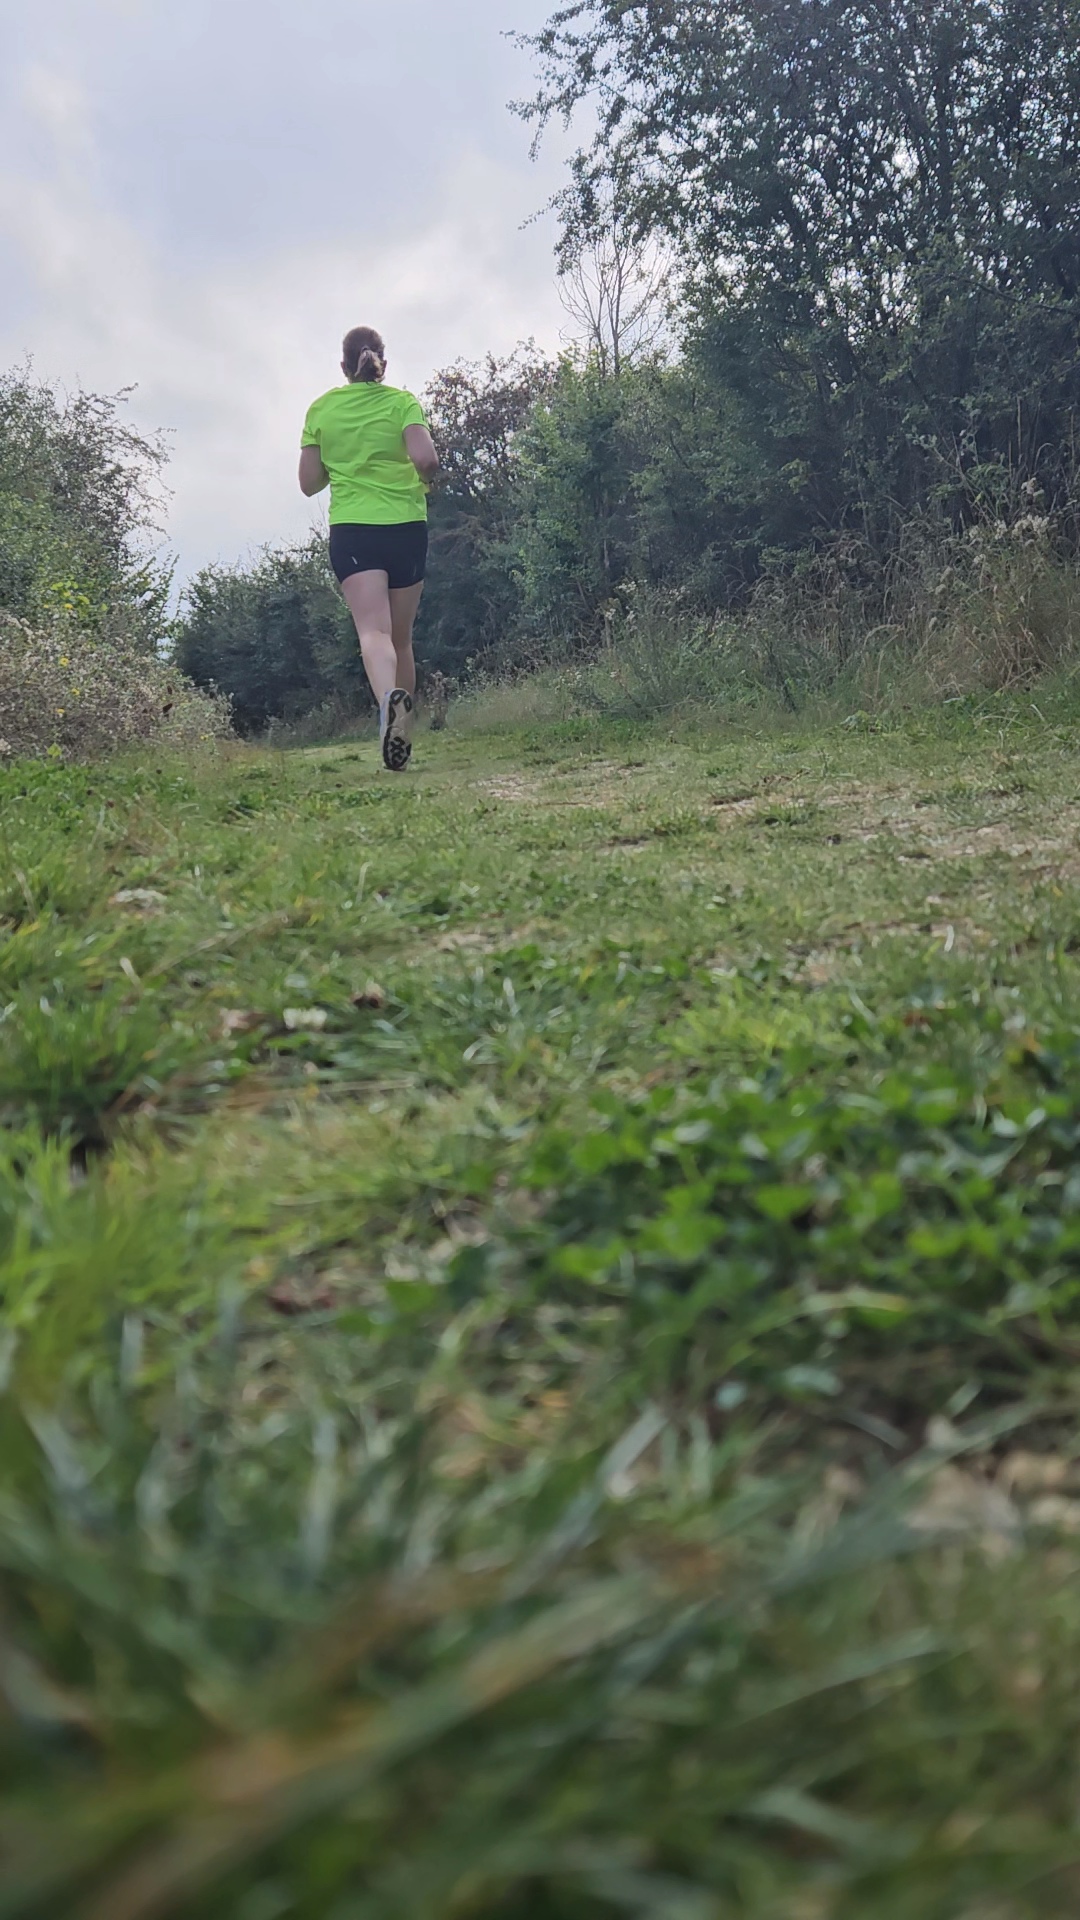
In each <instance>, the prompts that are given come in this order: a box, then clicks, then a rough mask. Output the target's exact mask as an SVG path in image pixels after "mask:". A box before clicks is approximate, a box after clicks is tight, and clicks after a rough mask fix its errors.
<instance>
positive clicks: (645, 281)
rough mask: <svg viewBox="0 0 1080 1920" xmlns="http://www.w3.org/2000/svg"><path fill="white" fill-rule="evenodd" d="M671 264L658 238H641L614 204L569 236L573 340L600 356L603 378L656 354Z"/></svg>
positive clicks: (564, 271) (562, 288)
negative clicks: (589, 227)
mask: <svg viewBox="0 0 1080 1920" xmlns="http://www.w3.org/2000/svg"><path fill="white" fill-rule="evenodd" d="M669 275H670V266H669V263H668V261H667V260H666V258H665V257H664V254H663V252H662V251H661V250H660V248H658V247H657V246H656V244H655V243H654V242H649V241H644V242H643V241H640V240H638V239H637V238H636V236H635V234H634V233H633V231H632V229H631V228H630V226H629V225H628V224H627V222H626V221H625V220H624V219H623V218H622V217H621V216H620V214H619V213H618V212H617V211H616V210H615V209H614V208H613V207H612V208H607V209H605V210H604V214H603V218H602V219H601V220H600V221H599V222H598V223H597V224H595V225H594V227H593V229H592V230H591V231H590V232H587V233H581V232H576V231H575V232H571V233H569V234H568V235H567V237H566V244H565V245H564V247H563V249H562V256H561V261H560V267H559V293H560V296H561V298H562V303H563V306H564V308H565V310H566V314H567V317H568V318H569V320H570V321H571V323H572V326H573V329H574V333H573V338H574V340H575V341H576V342H577V343H578V344H579V345H581V346H582V347H583V348H584V350H585V353H586V354H587V355H591V356H592V357H594V358H595V361H596V365H597V368H598V371H599V373H600V375H601V378H602V379H605V380H606V379H612V380H618V379H619V378H620V377H621V375H622V373H623V371H624V369H625V368H626V367H627V366H631V365H633V364H634V363H635V362H637V361H639V360H640V359H641V358H642V357H643V356H648V355H650V354H655V353H657V352H658V351H659V349H660V346H661V344H662V341H663V338H664V333H665V329H666V324H667V318H668V300H667V297H666V288H667V284H668V280H669Z"/></svg>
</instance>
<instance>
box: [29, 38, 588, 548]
mask: <svg viewBox="0 0 1080 1920" xmlns="http://www.w3.org/2000/svg"><path fill="white" fill-rule="evenodd" d="M20 96H21V98H20V108H21V112H22V114H23V115H24V117H25V121H26V123H27V124H28V125H29V126H30V127H31V128H32V130H33V133H34V139H33V140H32V141H30V142H29V147H28V149H27V148H25V147H24V148H23V150H22V151H21V152H20V151H17V150H16V143H12V142H8V143H7V144H6V147H4V148H2V149H0V242H3V243H4V244H5V247H6V251H7V253H8V254H9V255H10V256H11V257H12V258H13V260H14V261H15V262H16V264H17V267H18V272H19V278H20V282H21V284H20V287H19V293H20V301H19V305H18V306H17V307H16V308H15V309H14V314H13V315H11V316H8V317H4V316H3V315H0V362H3V363H7V364H12V363H14V362H17V361H19V360H21V359H23V358H24V357H25V356H26V355H27V354H28V353H30V354H32V356H33V359H34V362H35V365H36V367H37V370H38V371H39V373H40V374H42V375H43V376H44V377H47V378H50V379H59V380H61V381H62V382H64V383H65V384H66V385H68V386H74V385H76V384H80V383H81V384H83V385H85V386H87V387H89V388H93V389H96V390H115V389H117V388H120V387H127V386H132V385H134V386H136V387H137V393H136V396H135V400H134V402H133V408H134V413H135V417H136V418H137V420H138V421H139V423H140V424H141V425H143V426H147V427H154V428H156V427H163V428H168V429H170V430H171V431H172V433H173V436H174V438H173V447H174V455H173V461H172V465H171V470H170V476H169V478H170V484H171V486H172V489H173V493H174V499H173V504H172V511H171V514H170V523H169V542H170V545H171V546H172V547H173V548H174V549H175V550H176V551H177V552H178V553H179V556H180V562H181V570H182V572H183V573H190V572H191V571H193V570H194V569H195V568H196V567H198V566H199V565H201V564H203V563H204V562H206V561H208V560H215V559H224V560H231V559H233V558H235V557H237V555H238V554H240V553H242V552H245V551H249V550H251V549H252V548H255V547H258V546H259V545H261V544H262V543H263V542H264V541H271V540H277V539H281V538H289V537H293V536H295V535H299V534H302V533H303V532H304V531H305V530H306V529H307V528H308V527H309V526H310V525H311V524H312V508H311V505H310V503H308V502H305V501H304V500H302V498H301V497H300V495H299V492H298V490H297V488H296V482H295V464H296V448H297V445H298V441H299V432H300V426H301V423H302V421H303V416H304V413H305V410H306V408H307V406H308V404H309V402H310V401H311V400H312V399H313V398H314V397H315V396H316V394H317V393H319V392H321V391H322V390H323V389H324V388H326V387H327V386H330V385H332V384H333V383H334V382H335V380H336V379H337V378H338V377H339V376H338V371H337V361H338V352H339V343H340V339H341V335H342V333H343V332H344V330H345V329H346V327H348V326H351V325H355V324H356V323H357V322H358V321H361V320H363V321H365V322H368V323H370V324H373V325H376V326H379V327H380V328H381V329H382V331H383V333H384V334H385V335H386V338H387V343H388V347H389V351H390V355H391V360H392V369H391V379H396V380H398V381H399V382H400V383H401V384H402V385H409V386H414V387H422V386H423V385H424V384H425V383H426V381H427V379H428V378H429V376H430V375H431V374H432V373H433V372H434V371H435V369H436V368H437V367H439V366H443V365H445V364H447V363H448V362H449V361H452V360H454V359H457V358H458V357H460V356H465V357H480V356H481V355H482V354H483V353H485V352H487V351H488V350H492V351H495V352H501V351H508V350H509V349H510V348H511V347H512V346H513V345H514V344H515V342H516V341H517V340H519V339H521V338H524V337H527V336H529V335H534V336H536V337H537V338H538V339H539V340H540V341H541V343H542V344H544V345H546V346H548V347H551V348H554V347H556V346H557V345H558V340H559V326H560V308H559V303H558V297H557V293H556V290H555V286H554V280H553V272H552V265H551V233H550V230H549V229H548V230H546V229H545V225H544V223H540V224H539V225H537V226H533V227H529V228H527V229H525V230H524V231H523V230H522V222H523V221H524V220H525V219H526V218H527V216H528V215H529V214H530V213H531V212H532V210H533V208H534V207H535V206H536V204H537V203H538V201H540V200H542V199H543V197H544V193H545V191H546V188H545V184H544V180H543V177H542V176H540V177H538V176H536V175H534V174H530V172H529V170H528V167H527V165H526V163H525V161H524V153H522V159H521V161H520V162H519V163H518V164H511V163H508V162H507V159H506V157H505V152H504V153H502V154H500V156H499V158H495V157H494V156H493V154H492V152H491V151H490V146H491V145H494V146H495V147H496V148H498V147H499V146H501V144H502V135H501V130H500V137H499V140H498V141H494V142H492V143H489V148H488V150H485V146H484V144H483V143H482V141H479V140H474V141H473V143H472V144H470V145H461V144H458V146H457V148H456V150H454V149H451V151H450V152H449V155H448V160H447V164H446V165H445V167H444V170H443V172H442V175H441V177H440V179H439V181H438V183H437V187H436V188H435V189H434V190H433V191H429V192H428V193H427V195H426V200H424V201H421V202H420V204H426V211H425V213H424V214H423V216H422V217H420V218H419V219H417V220H416V221H415V223H414V225H413V230H411V231H409V232H408V233H407V234H401V235H399V237H397V238H396V239H392V240H388V239H384V238H372V239H369V240H368V241H367V242H361V241H360V239H359V237H358V235H356V234H353V235H350V234H344V235H343V236H342V238H341V240H340V243H339V242H338V241H337V240H336V239H331V238H330V237H329V235H328V233H327V231H326V223H325V221H323V222H320V223H318V225H317V226H316V227H315V229H314V230H313V231H312V233H311V234H310V236H308V235H307V234H305V232H304V231H302V230H298V228H297V223H296V222H295V220H294V221H293V222H292V224H291V229H290V230H288V231H285V232H283V233H282V235H281V237H280V240H279V242H278V243H277V244H276V245H274V246H272V247H270V246H267V245H266V244H265V243H263V244H262V245H260V246H258V247H256V248H254V249H253V248H252V245H251V242H250V239H249V240H248V241H247V244H245V236H244V235H243V234H238V235H237V237H236V244H235V247H234V248H233V249H232V250H231V251H230V250H228V249H226V248H223V247H222V244H221V235H220V234H215V235H214V244H213V246H212V247H210V246H208V248H207V251H206V255H205V258H203V259H200V258H199V257H198V255H197V254H193V253H192V251H191V248H190V245H189V246H188V248H187V251H186V252H185V253H184V254H183V255H180V254H177V255H176V257H173V256H172V255H171V253H170V250H169V248H168V246H167V244H164V243H163V241H162V239H161V237H159V236H158V235H156V234H153V233H151V232H148V231H147V230H146V227H145V225H144V224H142V223H140V222H139V221H138V220H137V219H136V218H135V217H134V216H133V215H132V214H130V213H129V212H128V211H127V210H126V208H125V206H124V205H123V202H122V199H120V200H118V198H117V196H116V194H115V191H110V189H109V187H108V186H107V184H106V181H107V170H106V169H104V168H103V167H101V166H100V165H99V164H98V160H99V153H98V146H97V142H96V140H95V134H94V123H93V118H92V111H91V109H92V104H93V103H92V101H90V100H88V98H87V96H86V94H85V93H84V91H83V90H82V88H81V87H80V86H79V85H77V84H76V83H75V82H74V81H73V80H72V78H71V77H70V74H68V73H65V72H63V71H60V70H58V69H57V70H54V69H53V68H52V67H51V66H49V65H48V64H47V63H42V62H41V61H36V62H34V63H32V64H30V65H28V67H27V68H25V69H24V71H23V74H22V76H21V87H20ZM498 110H499V112H500V114H501V112H502V103H501V101H500V102H498ZM524 145H525V142H524V138H523V139H522V149H523V150H524ZM548 184H549V185H550V176H549V180H548ZM16 315H17V317H15V316H16Z"/></svg>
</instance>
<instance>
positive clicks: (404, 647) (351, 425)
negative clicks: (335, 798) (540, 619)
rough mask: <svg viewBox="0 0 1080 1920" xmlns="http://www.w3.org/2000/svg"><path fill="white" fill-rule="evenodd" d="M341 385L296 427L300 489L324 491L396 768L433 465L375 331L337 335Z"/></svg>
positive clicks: (412, 675)
mask: <svg viewBox="0 0 1080 1920" xmlns="http://www.w3.org/2000/svg"><path fill="white" fill-rule="evenodd" d="M342 353H343V358H342V362H341V371H342V373H343V374H344V375H345V377H346V380H347V381H348V385H347V386H344V387H333V388H331V390H330V392H329V393H324V394H323V396H322V399H321V400H316V402H315V404H314V406H313V407H312V408H311V409H310V411H309V413H308V417H307V420H306V422H305V424H304V434H303V439H302V441H301V443H300V444H301V453H300V487H301V491H302V492H303V493H305V494H306V495H307V496H308V498H309V499H310V498H311V497H312V496H313V495H314V494H317V493H322V491H323V489H324V488H325V487H329V488H330V564H331V565H332V567H333V569H334V572H335V573H336V574H337V577H338V580H339V581H340V583H341V591H342V593H343V594H344V595H345V598H346V600H347V602H348V605H349V611H350V613H351V614H352V617H353V619H354V621H355V622H356V631H357V633H358V635H359V637H360V652H361V654H362V655H363V659H364V666H365V669H366V671H367V677H368V679H369V681H370V682H371V691H372V693H373V694H374V695H375V698H376V700H377V701H378V703H379V739H380V742H381V744H382V757H383V763H384V765H385V766H387V767H389V769H390V771H391V773H404V771H405V768H406V767H407V766H408V764H409V761H410V759H411V757H412V723H413V703H414V700H415V696H416V662H415V660H414V658H413V626H414V625H415V622H416V615H417V611H418V609H419V606H420V596H421V594H422V593H423V591H424V575H425V573H426V571H427V551H428V529H427V489H428V487H429V486H430V485H431V482H432V481H433V480H434V478H435V475H436V474H437V473H438V471H439V456H438V454H437V453H436V451H435V447H434V444H433V442H432V438H431V435H430V433H429V432H428V430H427V422H426V421H425V419H424V410H423V408H422V407H421V405H420V402H419V401H418V400H416V399H414V397H413V395H412V394H411V393H405V392H404V391H403V390H402V389H401V388H399V387H388V386H386V385H385V380H386V348H385V346H384V345H383V340H382V336H381V334H378V333H376V332H375V329H374V327H354V328H353V330H352V332H351V333H347V334H346V335H345V341H344V346H343V349H342Z"/></svg>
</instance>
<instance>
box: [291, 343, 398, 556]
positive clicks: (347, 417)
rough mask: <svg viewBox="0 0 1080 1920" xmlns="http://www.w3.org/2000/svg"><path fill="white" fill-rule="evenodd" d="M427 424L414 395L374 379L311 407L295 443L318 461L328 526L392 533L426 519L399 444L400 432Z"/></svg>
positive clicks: (341, 389) (332, 391)
mask: <svg viewBox="0 0 1080 1920" xmlns="http://www.w3.org/2000/svg"><path fill="white" fill-rule="evenodd" d="M426 425H427V421H426V420H425V419H424V409H423V407H422V406H421V405H420V402H419V400H417V399H416V398H415V396H414V395H413V394H411V393H406V392H405V391H404V390H403V389H402V388H401V387H386V386H383V385H381V384H380V383H377V382H376V381H374V380H367V381H365V380H357V381H350V383H349V385H348V386H346V387H331V389H330V392H329V393H324V394H323V396H322V398H321V399H320V400H316V402H315V404H314V406H312V407H311V408H310V409H309V411H308V417H307V419H306V421H305V422H304V436H303V439H302V441H301V443H300V444H301V446H304V447H318V449H319V452H320V453H321V454H322V462H323V466H324V467H325V468H326V471H327V473H328V474H329V475H330V525H331V526H332V527H341V526H361V527H394V526H401V525H403V524H404V523H405V522H406V521H410V520H426V519H427V517H428V511H427V492H426V490H425V487H424V483H423V481H422V480H421V478H420V475H419V474H418V473H417V471H416V468H415V467H414V466H413V463H412V461H411V460H410V459H409V456H408V454H407V453H406V451H405V440H404V433H405V429H406V427H424V426H426Z"/></svg>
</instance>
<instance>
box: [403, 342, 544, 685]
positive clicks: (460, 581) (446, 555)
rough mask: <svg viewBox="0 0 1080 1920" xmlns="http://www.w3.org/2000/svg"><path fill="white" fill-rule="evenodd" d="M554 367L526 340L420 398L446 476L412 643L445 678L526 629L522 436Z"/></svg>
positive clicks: (434, 513)
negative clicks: (501, 357)
mask: <svg viewBox="0 0 1080 1920" xmlns="http://www.w3.org/2000/svg"><path fill="white" fill-rule="evenodd" d="M553 378H554V369H553V368H552V366H551V365H550V364H549V363H548V362H547V361H546V360H544V359H543V357H542V356H541V355H540V354H539V353H538V352H537V351H536V349H535V348H534V347H533V346H531V345H527V346H522V347H519V348H518V349H517V351H516V352H515V353H513V354H511V355H510V356H509V357H508V358H507V359H505V360H496V359H494V358H493V357H489V358H488V360H487V361H486V362H484V363H483V364H480V365H476V366H470V365H468V364H467V363H459V364H458V365H457V366H454V367H448V368H447V369H446V370H445V371H444V372H442V373H440V374H437V375H436V377H435V379H434V380H433V382H432V384H431V386H430V387H429V389H428V391H427V393H426V394H425V396H424V400H425V408H426V411H427V415H428V419H429V421H430V424H431V429H432V432H433V434H434V436H435V440H436V443H437V445H438V448H439V455H440V459H441V461H442V474H441V476H440V479H439V483H438V486H437V488H436V490H435V492H434V493H433V495H432V499H431V537H432V564H431V574H430V578H429V582H428V586H427V590H426V592H425V595H424V601H423V605H422V607H421V614H420V622H419V627H418V644H419V647H420V651H421V655H422V658H423V661H424V663H425V665H426V666H427V667H428V668H429V669H434V670H435V671H437V672H440V673H443V674H445V675H447V676H448V677H451V678H457V677H459V676H460V675H461V673H462V671H463V669H464V668H465V667H466V666H467V664H468V663H469V662H470V661H471V660H473V659H475V658H487V657H491V656H495V657H497V658H501V659H504V660H505V659H508V658H509V657H510V656H511V654H512V652H513V649H514V645H515V642H516V641H517V639H518V638H519V636H520V633H521V627H522V608H523V595H522V556H521V551H520V546H521V528H522V516H523V513H524V514H527V512H528V507H527V504H525V502H524V500H523V490H522V478H521V461H520V454H519V446H520V438H521V435H522V433H523V431H524V430H525V429H526V428H527V426H528V423H529V421H530V420H531V419H532V418H533V416H534V413H535V411H536V408H537V406H538V404H539V403H540V402H541V401H542V400H543V399H544V397H545V396H546V394H547V393H548V391H549V389H550V387H551V384H552V381H553Z"/></svg>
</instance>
